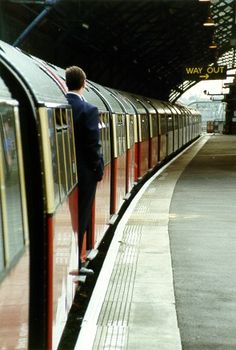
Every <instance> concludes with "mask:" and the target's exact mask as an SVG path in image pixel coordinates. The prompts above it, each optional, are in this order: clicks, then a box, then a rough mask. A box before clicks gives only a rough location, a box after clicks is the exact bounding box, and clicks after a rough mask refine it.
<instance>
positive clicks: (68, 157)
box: [61, 109, 72, 191]
mask: <svg viewBox="0 0 236 350" xmlns="http://www.w3.org/2000/svg"><path fill="white" fill-rule="evenodd" d="M61 113H62V125H63V131H62V134H63V138H64V145H65V171H66V175H67V176H66V178H67V185H68V187H67V190H68V191H69V190H70V189H71V188H72V170H71V155H70V144H69V141H70V140H69V130H68V120H67V115H66V110H65V109H62V110H61Z"/></svg>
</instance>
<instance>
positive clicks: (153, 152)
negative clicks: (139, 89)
mask: <svg viewBox="0 0 236 350" xmlns="http://www.w3.org/2000/svg"><path fill="white" fill-rule="evenodd" d="M135 98H136V99H137V101H139V102H140V103H141V104H142V105H143V107H144V108H145V109H146V112H147V114H148V118H149V155H148V168H149V169H152V168H154V167H155V166H156V165H157V164H158V152H159V150H158V115H157V112H156V110H155V108H154V107H153V106H152V105H151V104H150V103H149V101H147V100H146V99H144V98H143V97H141V96H135Z"/></svg>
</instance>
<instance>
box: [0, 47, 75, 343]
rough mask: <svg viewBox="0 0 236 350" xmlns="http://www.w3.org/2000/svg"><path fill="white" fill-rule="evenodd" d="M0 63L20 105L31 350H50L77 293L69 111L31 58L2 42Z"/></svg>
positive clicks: (72, 162)
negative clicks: (73, 271) (72, 268)
mask: <svg viewBox="0 0 236 350" xmlns="http://www.w3.org/2000/svg"><path fill="white" fill-rule="evenodd" d="M0 57H1V63H2V66H3V67H4V70H5V75H6V80H7V83H8V85H9V89H10V91H11V93H12V95H13V97H14V98H15V99H17V100H19V101H20V104H19V116H20V118H19V119H20V128H21V135H22V147H23V153H24V171H25V179H26V183H27V187H26V200H27V211H28V226H29V255H30V307H29V333H28V334H29V335H28V346H29V348H48V349H50V348H52V347H55V346H56V344H57V342H58V341H59V338H60V334H61V332H62V330H63V326H64V323H65V320H66V317H67V314H68V312H69V309H70V306H71V303H72V300H73V296H74V291H75V287H74V285H73V283H72V280H71V277H70V276H69V274H68V272H69V270H70V264H72V262H73V259H75V258H76V254H75V247H76V245H75V242H74V234H73V227H72V222H73V219H72V218H71V213H70V210H69V198H71V197H73V196H74V195H75V184H76V171H75V169H76V167H75V151H74V141H73V123H72V115H71V109H70V107H69V106H68V104H67V101H66V99H65V97H64V94H63V93H62V91H61V89H59V87H58V86H57V85H56V84H55V83H54V82H53V80H52V79H51V78H50V77H49V76H48V75H47V74H45V73H44V72H43V71H42V70H41V69H40V68H39V66H38V65H37V64H35V62H34V61H33V60H32V59H31V58H30V57H29V56H27V55H24V54H23V53H21V52H20V51H19V50H16V49H14V48H12V47H10V46H9V45H7V44H4V43H2V42H1V51H0ZM45 325H47V326H46V327H45Z"/></svg>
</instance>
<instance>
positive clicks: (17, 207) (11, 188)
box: [0, 106, 24, 262]
mask: <svg viewBox="0 0 236 350" xmlns="http://www.w3.org/2000/svg"><path fill="white" fill-rule="evenodd" d="M0 133H1V140H2V142H1V148H2V157H1V158H2V162H3V176H4V179H3V180H2V181H4V185H5V190H4V193H5V195H4V197H5V198H4V201H5V207H6V218H5V220H6V223H5V224H6V226H7V232H8V235H7V237H5V240H6V239H7V241H8V242H4V248H5V249H6V247H8V252H7V258H8V259H9V262H11V261H12V260H13V259H14V258H16V257H17V256H18V255H19V254H20V252H21V251H22V249H23V248H24V230H23V217H22V203H21V188H20V180H19V179H20V175H19V163H18V153H17V149H16V127H15V113H14V108H13V107H12V106H1V107H0ZM1 166H2V164H1ZM1 199H2V196H1ZM7 213H11V214H12V215H13V216H14V218H15V220H11V218H12V215H7ZM3 220H4V218H3ZM5 254H6V253H5Z"/></svg>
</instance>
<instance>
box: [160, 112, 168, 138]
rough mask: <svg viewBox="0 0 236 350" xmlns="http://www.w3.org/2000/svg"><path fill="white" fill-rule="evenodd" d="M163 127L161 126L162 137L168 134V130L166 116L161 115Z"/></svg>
mask: <svg viewBox="0 0 236 350" xmlns="http://www.w3.org/2000/svg"><path fill="white" fill-rule="evenodd" d="M160 118H161V125H160V133H161V135H164V134H166V131H167V128H166V116H165V115H163V114H162V115H161V117H160Z"/></svg>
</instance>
